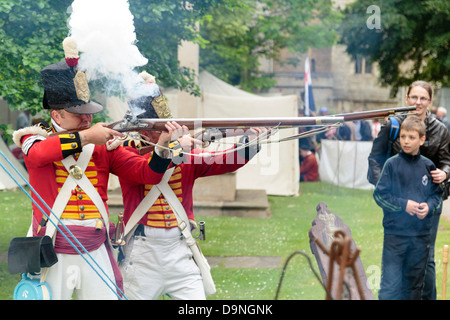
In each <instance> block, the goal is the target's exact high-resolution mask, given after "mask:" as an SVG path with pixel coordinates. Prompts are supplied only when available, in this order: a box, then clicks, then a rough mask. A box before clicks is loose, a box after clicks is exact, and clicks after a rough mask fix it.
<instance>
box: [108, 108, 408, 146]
mask: <svg viewBox="0 0 450 320" xmlns="http://www.w3.org/2000/svg"><path fill="white" fill-rule="evenodd" d="M415 109H416V107H415V106H411V107H398V108H389V109H379V110H369V111H361V112H352V113H342V114H336V115H329V116H317V117H281V118H276V117H261V118H198V119H195V118H171V119H139V118H138V119H136V120H132V119H131V117H125V119H123V120H120V121H116V122H114V123H112V124H109V125H108V126H107V127H108V128H111V129H113V130H116V131H118V132H131V131H164V130H165V124H166V123H167V121H174V122H176V123H178V124H179V125H181V126H186V127H187V128H188V129H189V130H195V129H199V128H203V129H205V130H204V131H203V132H202V134H201V135H197V136H198V137H200V138H201V139H202V140H203V141H204V142H211V141H215V140H217V137H220V138H223V137H228V136H235V135H242V134H243V133H244V132H243V131H242V130H239V129H249V128H256V127H266V128H271V127H275V128H278V129H284V128H296V127H310V126H311V127H312V126H325V125H333V124H338V123H343V122H345V121H356V120H364V119H382V118H385V117H389V116H391V115H398V114H407V113H409V112H410V111H413V110H415Z"/></svg>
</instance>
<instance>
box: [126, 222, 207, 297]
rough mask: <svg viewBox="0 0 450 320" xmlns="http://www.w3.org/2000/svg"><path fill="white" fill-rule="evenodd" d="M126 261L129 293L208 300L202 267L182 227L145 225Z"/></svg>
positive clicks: (130, 249)
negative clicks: (200, 267)
mask: <svg viewBox="0 0 450 320" xmlns="http://www.w3.org/2000/svg"><path fill="white" fill-rule="evenodd" d="M144 232H145V236H135V237H134V241H133V243H130V245H129V246H128V248H127V252H126V258H125V260H124V261H122V263H121V265H120V268H121V270H122V275H123V281H124V290H125V292H124V293H125V296H126V297H127V298H128V299H130V300H155V299H158V297H160V296H161V295H164V294H167V295H169V296H170V297H171V298H172V299H175V300H204V299H206V297H205V291H204V288H203V282H202V277H201V274H200V269H199V268H198V267H197V264H196V263H195V261H194V259H193V257H192V252H191V250H190V249H189V247H188V246H187V244H186V240H185V239H181V233H180V230H179V229H178V228H171V229H163V228H152V227H147V226H145V227H144Z"/></svg>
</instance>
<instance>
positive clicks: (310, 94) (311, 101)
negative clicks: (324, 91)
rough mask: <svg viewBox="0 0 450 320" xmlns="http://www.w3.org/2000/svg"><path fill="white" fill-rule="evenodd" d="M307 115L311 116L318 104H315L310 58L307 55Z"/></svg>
mask: <svg viewBox="0 0 450 320" xmlns="http://www.w3.org/2000/svg"><path fill="white" fill-rule="evenodd" d="M304 102H305V116H307V117H309V116H310V115H311V112H316V106H315V104H314V96H313V92H312V85H311V71H310V68H309V58H308V57H306V61H305V100H304Z"/></svg>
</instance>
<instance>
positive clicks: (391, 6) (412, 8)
mask: <svg viewBox="0 0 450 320" xmlns="http://www.w3.org/2000/svg"><path fill="white" fill-rule="evenodd" d="M373 5H375V6H377V8H378V9H379V10H377V11H378V13H377V12H375V11H373V10H370V9H369V10H368V8H369V6H373ZM372 8H373V7H372ZM368 11H369V12H368ZM344 13H345V16H344V20H343V23H342V26H341V30H340V33H341V35H342V38H341V39H342V43H343V44H345V45H346V46H347V51H348V53H349V54H350V55H352V56H356V55H357V54H361V55H364V56H369V57H370V59H371V61H373V62H377V63H378V65H379V68H380V79H379V80H380V83H381V84H382V85H386V86H387V85H388V86H391V87H392V90H391V95H392V96H395V95H396V93H397V91H398V88H400V87H402V86H407V85H409V84H410V83H411V82H412V81H414V80H419V79H420V80H425V81H430V82H433V83H435V84H436V85H437V86H449V78H448V75H449V73H450V55H449V49H450V45H449V44H450V28H449V21H450V2H449V1H447V0H417V1H409V0H383V1H373V0H358V1H356V2H355V3H354V4H352V5H349V6H348V7H347V8H346V9H345V11H344ZM374 15H375V16H374ZM376 15H378V16H376ZM375 18H376V19H379V26H376V25H375V24H374V23H373V22H374V21H373V19H375Z"/></svg>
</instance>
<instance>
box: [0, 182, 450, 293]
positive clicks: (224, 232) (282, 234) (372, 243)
mask: <svg viewBox="0 0 450 320" xmlns="http://www.w3.org/2000/svg"><path fill="white" fill-rule="evenodd" d="M300 189H301V193H300V195H299V196H298V197H276V196H270V197H269V201H270V205H271V217H269V218H265V219H261V218H236V217H197V220H204V221H206V226H207V227H206V235H207V239H206V241H204V242H201V243H200V245H201V247H202V250H203V253H204V254H205V255H206V256H219V257H227V256H279V257H281V258H282V261H283V263H284V261H285V260H286V259H287V258H288V257H289V255H290V254H291V253H293V252H294V251H297V250H301V251H303V252H305V253H306V254H307V255H308V256H309V257H310V258H311V259H312V261H313V265H314V267H315V269H316V270H317V271H318V268H317V264H316V261H315V258H314V256H313V255H312V253H311V250H310V248H309V237H308V231H309V229H310V228H311V223H312V221H313V220H314V218H315V216H316V213H317V212H316V206H317V204H319V203H320V202H325V203H326V204H327V206H328V208H329V209H330V211H331V212H333V213H335V214H336V215H338V216H339V217H340V218H341V219H342V220H343V222H344V223H345V224H347V225H348V226H349V227H350V229H351V231H352V237H353V239H354V240H355V242H356V245H357V246H358V247H360V248H361V250H362V251H361V254H360V256H361V260H362V263H363V265H364V269H365V270H366V274H367V277H368V281H369V284H370V285H371V288H372V291H373V293H374V296H375V298H377V287H378V285H379V281H380V266H381V251H382V239H383V228H382V226H381V220H382V211H381V209H380V208H379V207H378V206H377V205H376V204H375V202H374V201H373V198H372V192H371V191H364V190H352V189H347V188H338V187H335V186H332V185H329V184H325V183H321V182H317V183H302V184H301V186H300ZM0 207H1V208H2V209H1V210H0V252H5V251H7V249H8V246H9V242H10V240H11V239H12V238H13V237H16V236H23V235H25V234H26V231H27V229H28V226H29V223H30V212H31V203H30V200H29V198H28V197H26V196H25V195H24V194H23V193H22V191H20V190H17V191H0ZM449 233H450V224H449V222H448V221H447V220H445V219H444V218H442V219H441V223H440V228H439V233H438V239H437V242H436V271H437V286H438V299H441V292H442V274H443V264H442V247H443V245H444V244H449V242H450V241H449V240H450V237H449ZM281 271H282V266H280V267H279V268H272V269H269V268H267V269H244V268H225V267H223V266H222V265H220V264H219V266H218V267H216V268H213V269H212V274H213V277H214V280H215V283H216V288H217V293H216V294H215V295H213V296H210V297H208V299H211V300H213V299H219V300H228V299H233V300H239V299H246V300H265V299H268V300H270V299H274V297H275V294H276V290H277V286H278V282H279V280H280V275H281ZM19 278H20V276H19V275H10V274H9V273H8V270H7V265H6V264H4V263H3V264H2V263H0V299H1V300H10V299H12V293H13V291H14V287H15V285H16V284H17V282H18V280H19ZM447 291H448V292H450V290H449V288H447ZM324 297H325V293H324V291H323V289H322V287H321V286H320V284H319V282H318V280H317V279H316V278H315V276H314V274H313V273H312V272H311V270H310V269H309V265H308V262H307V260H306V259H305V258H304V257H303V256H301V255H297V256H295V257H294V258H293V259H292V260H291V262H290V263H289V266H288V268H287V270H286V274H285V277H284V280H283V284H282V287H281V291H280V294H279V299H283V300H284V299H286V300H287V299H289V300H318V299H323V298H324Z"/></svg>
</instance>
